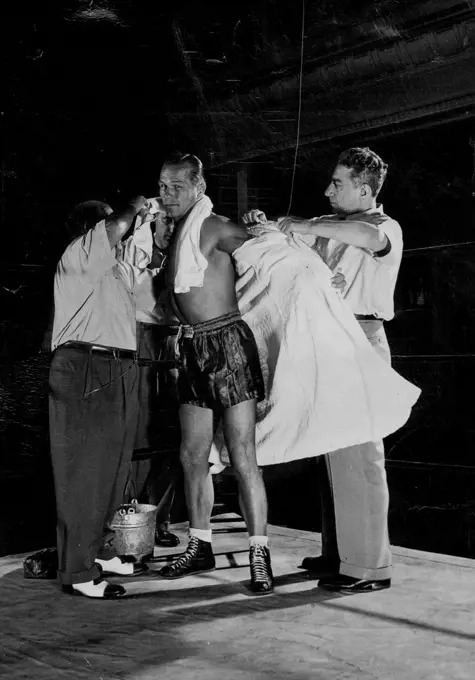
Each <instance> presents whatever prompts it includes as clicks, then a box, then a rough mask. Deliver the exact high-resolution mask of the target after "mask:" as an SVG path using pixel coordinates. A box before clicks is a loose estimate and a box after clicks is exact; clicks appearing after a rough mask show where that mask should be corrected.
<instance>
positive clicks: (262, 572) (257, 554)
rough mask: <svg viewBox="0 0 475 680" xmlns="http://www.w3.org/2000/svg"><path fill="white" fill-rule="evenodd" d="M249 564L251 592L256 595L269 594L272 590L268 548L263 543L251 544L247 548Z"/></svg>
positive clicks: (272, 582)
mask: <svg viewBox="0 0 475 680" xmlns="http://www.w3.org/2000/svg"><path fill="white" fill-rule="evenodd" d="M249 566H250V568H251V590H252V592H253V593H255V594H256V595H269V594H270V593H272V592H274V576H273V574H272V567H271V564H270V552H269V548H267V547H265V546H263V545H252V546H251V547H250V549H249Z"/></svg>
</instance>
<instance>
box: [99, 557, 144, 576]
mask: <svg viewBox="0 0 475 680" xmlns="http://www.w3.org/2000/svg"><path fill="white" fill-rule="evenodd" d="M94 561H95V562H97V564H100V565H101V567H102V568H103V569H104V571H110V572H112V573H113V574H119V576H128V575H129V574H133V573H134V565H133V562H122V560H121V559H120V557H113V558H112V559H111V560H99V559H97V558H96V559H95V560H94Z"/></svg>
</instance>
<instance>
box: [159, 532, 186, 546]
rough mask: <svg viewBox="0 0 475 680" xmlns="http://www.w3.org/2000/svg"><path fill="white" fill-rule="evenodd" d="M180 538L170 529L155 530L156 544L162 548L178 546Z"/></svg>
mask: <svg viewBox="0 0 475 680" xmlns="http://www.w3.org/2000/svg"><path fill="white" fill-rule="evenodd" d="M179 543H180V539H179V538H178V536H176V535H175V534H172V533H171V532H170V531H165V530H164V529H156V530H155V545H158V546H159V547H160V548H176V546H177V545H179Z"/></svg>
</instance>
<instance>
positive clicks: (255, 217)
mask: <svg viewBox="0 0 475 680" xmlns="http://www.w3.org/2000/svg"><path fill="white" fill-rule="evenodd" d="M242 221H243V222H244V224H265V223H266V222H267V217H266V214H265V213H264V212H262V210H257V209H256V210H249V212H247V213H245V214H244V215H243V217H242Z"/></svg>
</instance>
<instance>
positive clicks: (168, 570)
mask: <svg viewBox="0 0 475 680" xmlns="http://www.w3.org/2000/svg"><path fill="white" fill-rule="evenodd" d="M215 568H216V562H215V559H214V555H213V549H212V547H211V543H208V542H207V541H202V540H201V539H199V538H197V537H196V536H191V538H190V541H189V543H188V547H187V549H186V550H185V552H184V553H182V554H181V555H180V556H179V557H178V559H176V560H175V561H174V562H172V563H171V564H169V565H167V566H166V567H163V569H160V571H159V572H158V575H159V576H162V578H166V579H170V580H173V579H176V578H183V577H184V576H188V574H198V573H202V572H205V571H213V569H215Z"/></svg>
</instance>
